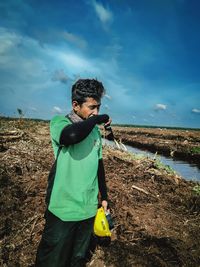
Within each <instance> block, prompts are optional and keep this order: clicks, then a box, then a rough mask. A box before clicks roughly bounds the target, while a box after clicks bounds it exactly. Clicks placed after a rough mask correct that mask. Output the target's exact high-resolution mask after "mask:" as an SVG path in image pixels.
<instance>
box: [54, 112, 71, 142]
mask: <svg viewBox="0 0 200 267" xmlns="http://www.w3.org/2000/svg"><path fill="white" fill-rule="evenodd" d="M69 124H71V122H70V121H69V119H68V118H66V117H64V116H55V117H53V119H52V120H51V122H50V134H51V138H52V140H53V141H54V142H56V143H57V144H59V143H60V135H61V133H62V130H63V129H64V128H65V127H66V126H67V125H69Z"/></svg>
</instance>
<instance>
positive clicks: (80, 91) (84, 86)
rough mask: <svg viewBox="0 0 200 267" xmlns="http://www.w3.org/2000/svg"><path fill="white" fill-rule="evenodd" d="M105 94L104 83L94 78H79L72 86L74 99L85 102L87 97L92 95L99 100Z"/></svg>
mask: <svg viewBox="0 0 200 267" xmlns="http://www.w3.org/2000/svg"><path fill="white" fill-rule="evenodd" d="M104 94H105V88H104V87H103V84H102V83H101V82H99V81H97V80H94V79H79V80H78V81H77V82H76V83H75V84H74V85H73V86H72V101H77V102H78V103H79V104H83V103H84V102H85V101H86V98H87V97H92V98H94V99H95V100H97V101H99V100H100V99H101V98H102V96H103V95H104Z"/></svg>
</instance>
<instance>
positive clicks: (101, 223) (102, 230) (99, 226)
mask: <svg viewBox="0 0 200 267" xmlns="http://www.w3.org/2000/svg"><path fill="white" fill-rule="evenodd" d="M94 233H95V235H97V236H100V237H104V236H111V232H110V229H109V224H108V221H107V219H106V215H105V212H104V209H103V208H102V207H101V208H99V209H98V210H97V214H96V216H95V220H94Z"/></svg>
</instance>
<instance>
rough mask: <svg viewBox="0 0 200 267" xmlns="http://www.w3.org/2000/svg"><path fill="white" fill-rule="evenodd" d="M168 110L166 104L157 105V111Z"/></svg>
mask: <svg viewBox="0 0 200 267" xmlns="http://www.w3.org/2000/svg"><path fill="white" fill-rule="evenodd" d="M166 109H167V105H164V104H156V105H155V110H166Z"/></svg>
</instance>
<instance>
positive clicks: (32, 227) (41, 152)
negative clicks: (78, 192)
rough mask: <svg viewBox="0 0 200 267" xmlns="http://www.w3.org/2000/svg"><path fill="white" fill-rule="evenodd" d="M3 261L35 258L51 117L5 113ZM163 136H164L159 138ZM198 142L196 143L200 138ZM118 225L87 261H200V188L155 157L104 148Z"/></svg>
mask: <svg viewBox="0 0 200 267" xmlns="http://www.w3.org/2000/svg"><path fill="white" fill-rule="evenodd" d="M0 123H1V131H0V140H1V145H0V155H1V166H0V174H1V175H0V187H1V195H0V204H1V205H0V207H1V217H0V225H1V229H0V240H1V241H0V242H1V251H0V254H1V257H0V266H3V267H15V266H16V267H31V266H34V259H35V254H36V249H37V246H38V243H39V241H40V237H41V233H42V230H43V226H44V218H43V214H44V211H45V204H44V203H45V202H44V199H45V194H46V185H47V177H48V173H49V170H50V168H51V165H52V163H53V161H54V159H53V151H52V148H51V142H50V137H49V125H48V123H46V122H43V121H34V120H22V119H21V120H14V119H4V118H1V119H0ZM159 140H160V139H159ZM194 145H195V143H194ZM103 157H104V164H105V171H106V180H107V186H108V193H109V199H110V207H111V214H112V217H113V220H114V224H115V227H114V229H113V230H112V241H111V244H110V245H109V246H108V247H102V246H97V247H96V249H95V251H94V253H93V254H92V255H91V258H90V261H89V262H88V263H87V266H92V267H103V266H106V267H121V266H127V267H128V266H134V267H143V266H144V267H147V266H148V267H151V266H152V267H168V266H169V267H171V266H185V267H186V266H187V267H197V266H200V230H199V219H200V194H199V191H196V193H195V191H194V186H200V184H198V183H197V182H194V181H185V180H184V179H182V178H181V177H180V176H177V175H175V174H174V173H173V172H170V171H169V170H168V169H167V168H163V167H161V166H160V165H159V164H158V163H157V162H156V160H153V159H149V158H138V157H136V156H134V155H131V154H129V153H126V152H122V151H119V150H112V149H110V148H108V147H104V149H103Z"/></svg>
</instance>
